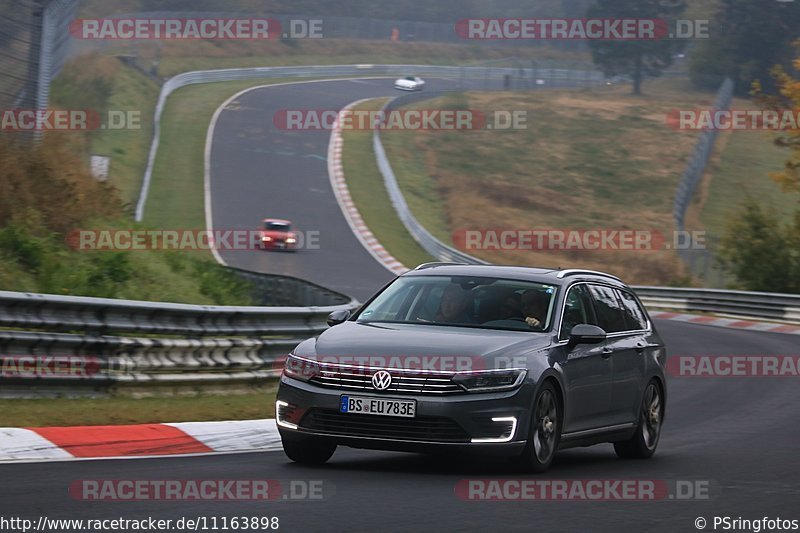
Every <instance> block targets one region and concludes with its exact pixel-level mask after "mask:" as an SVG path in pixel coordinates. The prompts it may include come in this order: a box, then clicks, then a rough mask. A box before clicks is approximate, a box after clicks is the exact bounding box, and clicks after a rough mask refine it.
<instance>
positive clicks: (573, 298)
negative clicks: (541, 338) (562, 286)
mask: <svg viewBox="0 0 800 533" xmlns="http://www.w3.org/2000/svg"><path fill="white" fill-rule="evenodd" d="M578 324H593V325H597V320H596V319H595V316H594V309H593V308H592V301H591V299H590V297H589V292H588V290H587V289H586V285H573V286H572V287H571V288H570V289H569V292H568V293H567V300H566V302H565V303H564V318H563V319H562V320H561V331H560V332H559V339H561V340H564V339H566V338H568V337H569V332H570V331H572V328H574V327H575V326H576V325H578Z"/></svg>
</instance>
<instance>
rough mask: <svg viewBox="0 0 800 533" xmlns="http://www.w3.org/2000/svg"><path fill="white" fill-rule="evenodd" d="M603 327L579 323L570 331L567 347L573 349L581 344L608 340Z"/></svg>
mask: <svg viewBox="0 0 800 533" xmlns="http://www.w3.org/2000/svg"><path fill="white" fill-rule="evenodd" d="M606 336H607V334H606V332H605V331H604V330H603V328H601V327H598V326H593V325H591V324H577V325H576V326H575V327H573V328H572V330H571V331H570V332H569V341H567V347H568V348H570V349H572V348H574V347H575V346H577V345H579V344H598V343H601V342H603V341H604V340H606Z"/></svg>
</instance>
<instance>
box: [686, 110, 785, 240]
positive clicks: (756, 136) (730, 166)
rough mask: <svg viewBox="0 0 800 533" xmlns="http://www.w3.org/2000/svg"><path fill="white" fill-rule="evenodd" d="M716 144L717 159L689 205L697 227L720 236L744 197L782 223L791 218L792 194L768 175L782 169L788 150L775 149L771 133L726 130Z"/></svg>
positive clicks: (737, 210)
mask: <svg viewBox="0 0 800 533" xmlns="http://www.w3.org/2000/svg"><path fill="white" fill-rule="evenodd" d="M736 109H742V106H739V107H736ZM717 142H718V143H719V146H718V147H717V149H718V152H719V153H718V157H717V158H715V159H714V160H713V161H712V163H711V165H710V166H709V168H708V170H707V171H706V175H705V176H704V180H703V183H702V184H701V186H700V194H699V195H698V199H697V202H695V204H696V205H695V206H693V207H694V209H695V210H699V224H697V225H698V226H699V227H701V228H704V229H705V230H706V231H707V232H708V233H709V235H710V236H721V235H722V234H723V233H724V232H725V226H726V224H727V222H728V221H729V219H730V218H731V217H732V216H735V215H736V213H737V212H739V210H740V208H741V205H742V201H743V200H744V198H745V197H746V196H751V197H753V198H756V199H758V201H759V202H760V203H763V204H764V206H765V207H766V208H767V209H768V210H769V211H771V212H772V213H775V214H776V215H777V216H778V217H779V218H781V219H782V220H790V219H792V217H794V212H795V210H796V209H797V206H798V205H797V197H796V195H791V194H786V193H784V192H783V190H782V189H781V186H780V185H779V184H778V183H776V182H775V181H774V180H772V178H770V176H769V173H770V172H777V171H780V170H782V169H783V165H784V162H785V161H786V159H788V157H789V151H788V150H786V149H783V148H780V147H777V146H775V145H774V144H773V143H772V137H771V134H768V133H764V132H759V131H730V132H727V133H725V134H723V135H720V137H719V140H718V141H717ZM695 216H697V214H696V213H695Z"/></svg>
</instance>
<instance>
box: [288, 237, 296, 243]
mask: <svg viewBox="0 0 800 533" xmlns="http://www.w3.org/2000/svg"><path fill="white" fill-rule="evenodd" d="M286 242H288V243H289V244H294V243H296V242H297V239H295V238H294V237H288V238H287V239H286Z"/></svg>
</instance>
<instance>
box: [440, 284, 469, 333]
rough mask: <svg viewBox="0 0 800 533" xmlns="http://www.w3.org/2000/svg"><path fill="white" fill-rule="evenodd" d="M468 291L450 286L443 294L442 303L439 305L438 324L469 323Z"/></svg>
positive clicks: (456, 286)
mask: <svg viewBox="0 0 800 533" xmlns="http://www.w3.org/2000/svg"><path fill="white" fill-rule="evenodd" d="M467 296H468V294H467V291H465V290H463V289H462V288H461V287H459V286H458V285H449V286H448V287H447V288H446V289H445V290H444V294H442V302H441V304H439V312H438V313H437V314H436V322H452V323H457V324H463V323H467V322H469V315H468V314H467V304H468V303H469V299H468V298H467Z"/></svg>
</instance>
